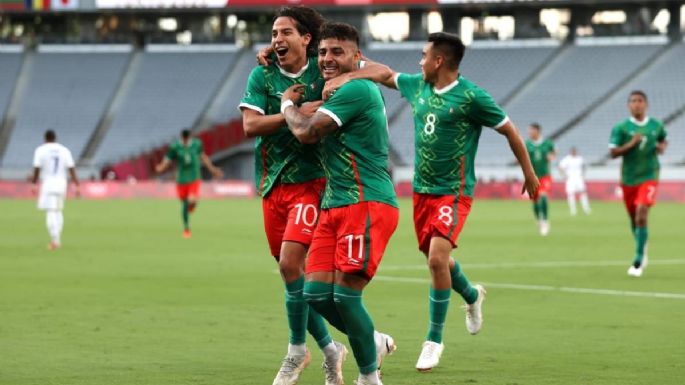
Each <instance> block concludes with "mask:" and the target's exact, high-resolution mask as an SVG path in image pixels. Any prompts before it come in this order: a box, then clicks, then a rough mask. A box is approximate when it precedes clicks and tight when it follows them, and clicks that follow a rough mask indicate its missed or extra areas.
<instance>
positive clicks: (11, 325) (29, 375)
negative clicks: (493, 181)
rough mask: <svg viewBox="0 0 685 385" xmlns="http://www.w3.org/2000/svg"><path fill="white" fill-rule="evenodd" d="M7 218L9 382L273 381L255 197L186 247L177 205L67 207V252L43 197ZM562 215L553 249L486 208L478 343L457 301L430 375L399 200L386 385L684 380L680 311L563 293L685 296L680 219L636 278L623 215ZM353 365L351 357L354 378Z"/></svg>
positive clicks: (385, 292)
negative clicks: (51, 230) (422, 356)
mask: <svg viewBox="0 0 685 385" xmlns="http://www.w3.org/2000/svg"><path fill="white" fill-rule="evenodd" d="M0 210H1V212H2V220H0V385H28V384H36V385H51V384H60V385H61V384H65V385H67V384H68V385H72V384H73V385H105V384H122V385H124V384H125V385H129V384H135V385H138V384H143V385H149V384H152V385H157V384H159V385H171V384H184V385H186V384H194V385H200V384H207V385H209V384H216V385H219V384H221V385H226V384H230V385H260V384H270V383H271V381H272V380H273V377H274V375H275V374H276V370H277V369H278V367H279V365H280V360H281V358H282V357H283V355H284V354H285V352H286V347H287V342H288V329H287V327H286V317H285V311H284V304H283V284H282V282H281V279H280V277H279V276H278V275H277V274H274V273H273V271H274V270H275V269H276V268H277V267H276V264H275V263H274V261H273V258H272V257H271V256H269V252H268V248H267V245H266V239H265V237H264V230H263V224H262V219H261V218H262V216H261V203H260V201H259V200H223V201H218V200H217V201H207V200H204V201H202V202H201V204H200V205H199V206H198V210H197V212H196V213H194V214H193V218H192V223H193V238H191V239H183V238H182V237H181V232H182V225H181V220H180V218H179V215H178V210H179V204H178V202H175V201H172V200H165V201H156V200H133V201H85V200H84V201H72V200H70V201H68V202H67V207H66V210H65V214H64V217H65V229H64V235H63V243H64V247H63V249H61V250H59V251H56V252H49V251H47V250H46V249H45V246H46V245H47V242H48V237H47V231H46V230H45V218H44V216H43V213H41V212H39V211H37V210H36V209H35V203H34V202H32V201H9V200H0ZM550 210H551V218H552V231H551V234H550V235H549V236H548V237H544V238H543V237H540V236H539V235H538V233H537V226H536V224H535V222H534V219H533V218H532V215H531V213H530V207H529V202H524V201H517V202H514V201H476V202H475V203H474V206H473V208H472V212H471V215H470V216H469V219H468V222H467V224H466V226H465V228H464V231H463V233H462V234H461V236H460V239H459V242H460V244H459V249H458V250H456V251H455V253H454V256H455V257H456V258H457V259H458V260H459V261H460V262H461V263H463V267H464V270H465V272H466V273H467V274H468V275H469V278H471V279H472V280H473V281H474V282H490V283H491V284H490V286H491V288H490V290H489V291H488V297H487V300H486V301H485V304H484V317H485V323H484V326H483V330H482V331H481V332H480V334H478V335H477V336H471V335H469V334H468V332H467V331H466V328H465V326H464V313H463V310H462V309H461V307H460V305H461V303H460V302H461V300H460V299H459V298H453V301H455V302H456V303H455V304H453V305H452V306H450V309H449V313H448V315H447V320H446V325H445V330H444V335H443V336H444V343H445V352H444V354H443V356H442V360H441V363H440V366H439V367H438V368H436V369H435V370H434V371H433V372H431V373H418V372H417V371H416V370H415V369H414V364H415V363H416V359H417V358H418V355H419V352H420V349H421V343H422V342H423V338H424V337H425V327H426V325H427V324H428V302H427V300H426V290H427V285H426V284H424V283H425V282H427V280H428V277H429V274H428V270H427V268H425V257H423V256H422V255H421V254H420V252H419V251H418V250H417V247H416V240H415V239H414V234H413V224H412V221H411V202H410V201H409V200H403V201H402V202H401V209H400V213H401V219H400V224H399V227H398V229H397V231H396V233H395V235H394V236H393V238H392V239H391V241H390V244H389V246H388V249H387V253H386V255H385V257H384V260H383V262H382V263H381V266H380V270H379V272H378V276H379V278H378V279H377V281H374V282H372V283H371V285H370V286H369V288H368V290H365V294H364V297H365V302H366V305H367V307H368V308H369V311H370V312H371V313H372V314H373V316H374V323H375V325H376V327H377V328H378V329H379V330H381V331H383V332H386V333H389V334H391V335H392V336H393V337H394V338H395V339H396V342H397V344H398V346H399V349H398V350H397V352H396V353H395V354H393V355H392V356H390V357H388V358H387V360H386V361H384V363H383V373H384V375H383V381H384V383H385V384H386V385H417V384H441V385H442V384H457V385H458V384H478V385H490V384H493V385H506V384H517V385H534V384H541V385H543V384H544V385H557V384H558V385H578V384H593V385H595V384H601V385H609V384H611V385H614V384H621V385H624V384H660V385H661V384H682V375H683V373H685V360H683V359H682V357H685V344H684V343H683V335H684V332H683V330H684V329H683V320H684V319H685V304H684V303H683V302H682V301H681V300H679V299H671V298H649V297H635V296H625V295H604V294H602V293H585V292H569V291H570V290H576V291H577V290H578V289H582V290H584V289H585V288H587V289H590V290H612V291H616V292H636V293H672V294H678V293H685V281H684V280H683V277H684V276H685V265H683V264H680V263H679V262H678V261H679V258H681V259H685V256H683V243H682V235H683V230H682V229H683V223H685V207H684V206H683V205H678V204H668V203H661V202H660V203H658V204H657V205H656V206H655V207H654V208H653V209H652V212H651V214H650V240H649V243H650V244H649V256H650V265H649V267H648V268H647V269H646V270H645V274H644V275H643V276H642V277H641V278H639V279H631V278H630V277H628V276H627V275H626V270H627V268H628V265H629V264H630V262H631V260H632V257H633V251H634V250H633V249H634V245H633V239H632V237H631V234H630V232H629V225H628V220H627V216H626V214H625V212H624V209H623V206H622V204H621V203H620V202H616V203H601V202H593V213H592V215H590V216H583V215H578V216H577V217H571V216H570V215H568V211H567V207H566V205H565V202H551V207H550ZM669 261H670V262H669ZM404 267H406V268H404ZM383 276H390V277H399V278H402V279H406V280H408V281H409V280H411V281H413V280H417V281H419V282H421V284H416V283H411V282H386V281H383V280H382V278H381V277H383ZM496 284H499V285H496ZM503 284H509V286H508V287H505V286H503ZM513 285H528V286H531V287H542V288H545V289H544V290H528V289H526V290H523V289H517V288H515V287H514V286H513ZM548 288H552V289H550V290H548ZM560 288H566V289H568V290H565V291H563V292H562V291H560V290H561V289H560ZM334 337H335V338H336V339H337V340H338V341H343V342H345V343H346V342H347V339H346V338H345V337H344V336H341V335H340V334H335V335H334ZM307 344H308V346H309V348H310V349H311V351H312V363H311V365H310V366H309V368H307V369H306V370H305V372H304V373H303V375H302V377H301V380H300V384H301V385H308V384H321V383H323V371H322V369H321V366H320V365H321V362H322V356H321V353H320V352H319V351H318V349H317V347H316V343H315V342H314V341H313V340H312V339H311V337H308V342H307ZM355 370H356V368H355V365H354V360H349V359H348V361H347V362H346V363H345V366H344V372H345V379H346V383H348V384H351V383H352V381H353V380H354V379H355V378H356V376H357V373H356V372H355Z"/></svg>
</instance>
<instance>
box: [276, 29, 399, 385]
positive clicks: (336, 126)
mask: <svg viewBox="0 0 685 385" xmlns="http://www.w3.org/2000/svg"><path fill="white" fill-rule="evenodd" d="M360 60H361V52H360V51H359V34H358V32H357V31H356V29H355V28H354V27H352V26H351V25H348V24H345V23H326V24H324V26H323V27H322V29H321V43H320V44H319V59H318V61H319V69H320V70H321V73H322V75H323V77H324V79H326V80H328V79H331V78H333V77H335V76H339V75H341V74H343V73H346V72H349V71H354V70H356V69H357V67H358V63H359V61H360ZM306 88H307V86H306V85H295V86H293V87H290V88H289V89H288V90H287V91H286V92H284V94H283V97H282V99H281V100H282V104H281V112H282V113H283V114H284V115H285V119H286V122H287V123H288V126H289V128H290V130H291V131H292V132H293V134H294V135H295V136H296V137H297V139H298V140H299V141H301V142H303V143H318V142H320V141H321V143H322V144H321V146H322V149H321V152H322V154H323V167H324V171H325V172H326V189H325V192H324V195H323V199H322V202H321V209H322V212H321V218H320V219H319V224H318V226H317V228H316V232H315V233H314V238H313V240H312V245H311V248H310V251H309V256H308V258H307V266H306V274H307V282H306V284H305V289H304V290H305V294H304V295H305V298H306V300H307V302H308V303H309V304H310V306H312V307H313V308H315V309H316V310H317V311H318V312H319V313H320V314H321V315H323V316H324V317H325V318H326V319H327V320H328V321H329V322H330V323H331V324H332V325H334V326H335V327H336V328H337V329H339V330H341V331H343V332H345V333H346V334H347V336H348V338H349V341H350V346H351V347H352V351H353V353H354V357H355V360H356V362H357V366H358V367H359V377H358V379H357V381H356V383H357V385H371V384H381V381H380V378H379V374H378V370H377V369H378V367H379V365H380V357H379V356H378V352H377V349H376V345H377V339H378V338H379V333H376V332H375V331H374V325H373V320H372V319H371V316H370V314H369V313H368V311H367V309H366V308H365V307H364V304H363V300H362V294H363V291H364V289H365V287H366V286H367V285H368V284H369V282H370V281H371V279H372V278H373V277H374V275H375V273H376V269H377V268H378V265H379V264H380V262H381V259H382V258H383V253H384V252H385V248H386V246H387V244H388V241H389V240H390V237H391V236H392V234H393V232H394V231H395V228H396V227H397V221H398V219H399V210H398V205H397V199H396V196H395V189H394V186H393V184H392V181H391V180H390V174H389V172H388V153H389V138H388V126H387V117H386V115H385V104H384V102H383V97H382V95H381V92H380V90H379V89H378V86H376V85H375V84H373V83H372V82H371V81H368V80H356V81H353V82H349V83H348V84H346V85H345V86H344V87H341V88H340V89H339V90H338V91H337V92H336V93H335V95H334V96H332V97H331V98H330V99H328V101H326V102H325V103H324V104H323V106H321V107H320V108H319V109H318V111H317V112H316V113H315V114H314V115H313V116H312V117H307V116H306V115H305V114H303V113H302V112H300V110H299V108H298V107H297V106H296V103H299V101H300V99H301V98H302V96H303V95H306ZM324 137H325V140H323V141H322V139H323V138H324Z"/></svg>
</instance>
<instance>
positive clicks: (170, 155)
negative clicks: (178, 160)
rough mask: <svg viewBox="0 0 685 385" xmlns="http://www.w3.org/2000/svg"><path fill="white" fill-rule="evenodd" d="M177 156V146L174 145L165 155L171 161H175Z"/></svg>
mask: <svg viewBox="0 0 685 385" xmlns="http://www.w3.org/2000/svg"><path fill="white" fill-rule="evenodd" d="M175 155H176V146H174V145H173V144H172V145H171V146H169V149H167V150H166V154H164V158H165V159H169V160H174V158H175Z"/></svg>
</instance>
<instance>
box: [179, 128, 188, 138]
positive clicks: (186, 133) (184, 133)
mask: <svg viewBox="0 0 685 385" xmlns="http://www.w3.org/2000/svg"><path fill="white" fill-rule="evenodd" d="M181 138H183V139H188V138H190V130H189V129H187V128H184V129H182V130H181Z"/></svg>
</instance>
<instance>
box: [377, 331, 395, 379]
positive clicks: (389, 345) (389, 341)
mask: <svg viewBox="0 0 685 385" xmlns="http://www.w3.org/2000/svg"><path fill="white" fill-rule="evenodd" d="M374 334H375V335H374V340H375V341H376V354H377V357H376V363H378V374H379V376H380V373H381V364H382V363H383V358H385V356H389V355H391V354H392V353H393V352H394V351H395V350H397V345H395V339H393V338H392V337H390V336H389V335H387V334H384V333H380V332H375V333H374Z"/></svg>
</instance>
